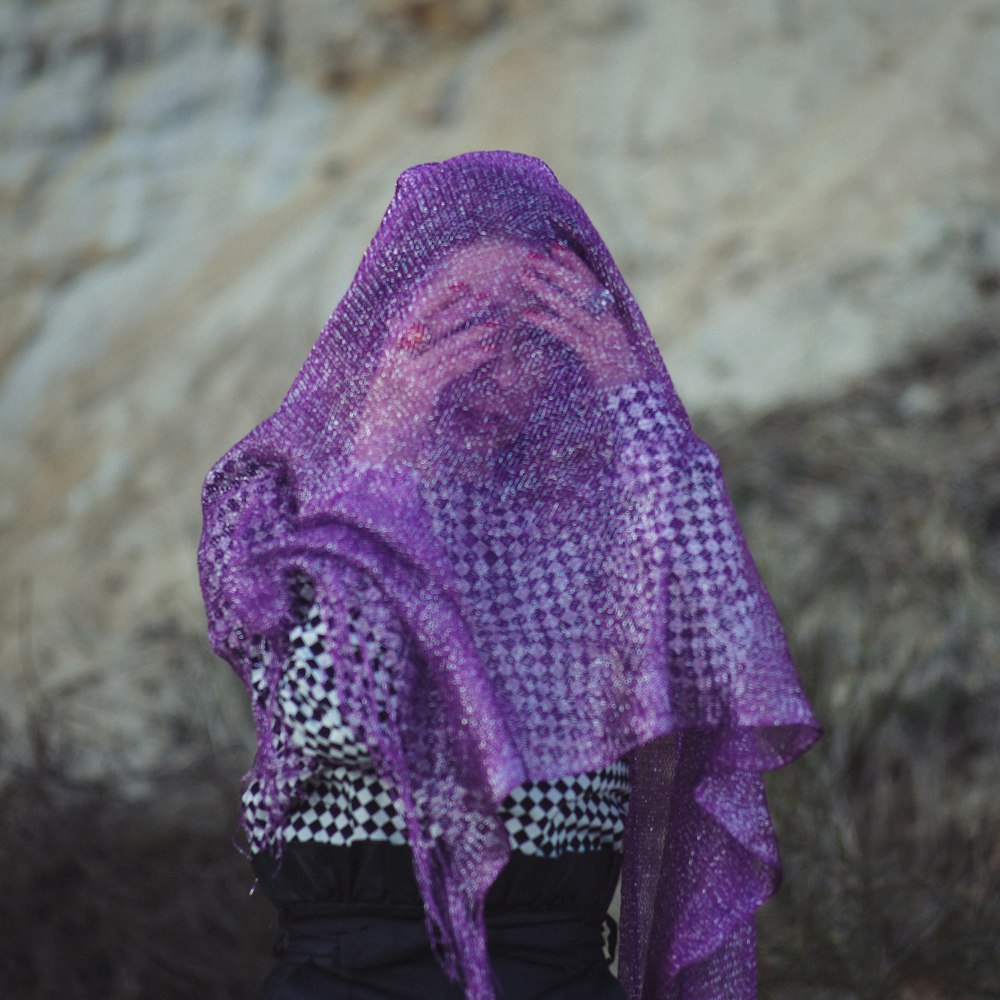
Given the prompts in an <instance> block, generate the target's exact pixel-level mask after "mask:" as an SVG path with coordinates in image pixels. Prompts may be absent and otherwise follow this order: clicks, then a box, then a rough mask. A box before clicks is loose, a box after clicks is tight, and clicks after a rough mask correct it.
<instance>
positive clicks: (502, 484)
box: [199, 152, 818, 1000]
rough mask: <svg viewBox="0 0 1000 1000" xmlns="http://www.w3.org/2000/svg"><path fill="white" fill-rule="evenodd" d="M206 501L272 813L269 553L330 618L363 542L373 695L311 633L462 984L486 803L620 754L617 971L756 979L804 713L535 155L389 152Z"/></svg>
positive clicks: (759, 593) (477, 926) (735, 528)
mask: <svg viewBox="0 0 1000 1000" xmlns="http://www.w3.org/2000/svg"><path fill="white" fill-rule="evenodd" d="M203 510H204V516H205V526H204V530H203V533H202V542H201V548H200V551H199V560H200V573H201V582H202V590H203V594H204V598H205V606H206V610H207V613H208V621H209V634H210V637H211V641H212V646H213V649H215V651H216V652H217V653H218V654H219V655H220V656H223V657H224V658H226V659H227V660H228V661H229V662H230V663H231V664H232V666H233V668H234V669H235V670H236V671H237V673H239V675H240V676H241V677H242V678H243V679H244V681H246V682H247V683H248V685H249V686H252V684H251V675H252V673H253V671H254V670H255V669H258V670H259V671H260V672H261V673H262V674H263V676H264V677H265V678H266V684H267V687H268V690H269V700H267V701H264V700H261V699H256V700H255V701H254V711H255V713H256V723H257V732H258V755H257V759H256V761H255V765H254V769H253V776H254V777H255V778H256V779H258V780H260V781H261V782H262V784H263V786H264V788H265V790H266V791H267V794H268V795H269V796H270V798H269V800H268V809H269V810H270V813H271V825H272V828H273V829H274V830H275V831H277V833H276V835H277V836H279V839H280V830H281V827H282V817H283V815H284V813H283V810H285V809H287V808H288V805H289V802H290V801H291V799H292V798H293V797H294V794H295V788H296V786H295V782H296V780H297V777H296V776H297V774H298V771H297V770H296V768H297V764H296V760H295V758H294V752H292V750H290V749H289V748H282V747H276V746H275V744H274V742H273V739H272V735H273V733H274V732H275V725H274V723H275V717H276V713H278V712H280V710H281V708H280V704H279V699H278V696H277V690H278V686H279V683H280V680H281V677H282V671H283V669H284V664H285V658H286V656H287V653H288V648H287V644H288V639H287V637H288V629H289V627H290V624H291V618H290V598H289V593H288V587H287V581H288V579H289V578H290V576H291V575H292V574H304V575H305V576H307V577H308V578H309V579H310V580H311V581H312V582H313V584H314V590H315V594H316V600H317V604H318V606H319V609H320V611H321V614H322V617H323V619H324V621H325V622H326V623H327V625H328V627H329V628H330V629H331V630H334V631H335V630H336V629H338V628H342V627H343V621H344V619H345V614H344V610H345V608H348V607H350V604H349V603H347V602H350V601H353V600H355V599H356V592H357V586H355V582H356V580H357V578H358V574H361V576H362V577H363V578H364V579H365V580H366V581H369V582H371V583H373V584H374V585H377V589H378V591H379V592H380V593H381V594H382V605H383V607H382V610H384V611H386V612H387V613H391V615H392V617H393V619H394V620H396V621H398V624H399V628H400V630H401V632H402V634H405V636H406V638H407V643H408V647H407V648H408V653H407V656H405V657H403V658H402V659H401V660H400V661H399V662H397V664H396V665H395V668H394V681H395V685H396V693H397V696H398V697H397V709H396V711H397V717H396V718H395V719H394V720H392V721H391V724H383V722H382V721H381V720H380V719H379V718H378V716H377V713H376V712H375V711H374V709H373V708H372V706H371V703H370V699H367V698H366V697H362V696H361V695H358V696H357V698H355V699H354V701H355V704H352V705H347V704H346V701H347V699H348V693H349V692H357V691H363V690H366V688H365V685H366V684H367V685H368V689H370V687H371V685H373V684H375V683H376V682H375V681H374V679H373V677H374V674H373V671H372V669H371V664H370V663H368V662H367V661H365V659H364V656H363V655H362V657H361V660H360V661H359V660H357V659H356V658H354V657H353V656H351V657H348V656H345V657H339V658H336V659H335V662H334V664H333V666H332V668H331V669H333V670H334V672H335V674H336V676H335V678H334V683H335V686H336V687H337V689H338V691H343V692H344V693H345V695H344V699H345V705H344V708H345V711H346V710H349V709H353V710H355V711H356V712H357V713H358V715H359V717H366V718H367V719H368V731H369V733H370V734H371V735H372V737H373V739H375V741H376V742H377V744H378V745H377V747H376V748H375V750H374V751H373V755H374V758H377V760H378V761H379V764H378V766H379V767H380V768H381V769H382V771H384V775H385V776H386V778H387V779H388V780H391V781H392V782H393V783H394V784H395V785H396V787H397V788H398V789H399V793H400V796H401V797H402V801H403V804H404V814H405V816H406V818H407V829H408V836H409V840H410V846H411V848H412V850H413V857H414V868H415V872H416V874H417V878H418V881H419V883H420V886H421V891H422V894H423V898H424V901H425V906H426V912H427V920H428V928H429V930H430V931H431V933H432V938H433V940H434V941H435V942H436V944H437V946H438V948H439V957H440V958H441V960H442V964H443V965H444V967H445V968H446V969H447V970H448V972H449V974H451V975H452V976H453V977H455V978H458V979H460V980H461V982H462V984H463V986H464V988H465V991H466V995H467V996H469V997H474V998H476V1000H486V998H492V996H493V992H492V988H491V986H490V980H489V969H488V961H487V953H486V946H485V930H484V923H483V913H484V910H483V906H484V901H485V897H486V892H487V890H488V888H489V886H490V885H491V884H492V882H493V880H494V879H495V877H496V875H497V873H498V872H499V871H500V870H501V869H502V867H503V865H504V864H505V863H506V860H507V857H508V854H509V850H510V844H509V842H508V839H507V835H506V831H505V828H504V826H503V823H502V821H501V820H499V819H498V812H497V809H498V805H499V803H500V802H501V801H502V800H503V798H504V797H505V796H506V795H507V794H508V793H509V792H510V791H511V790H512V789H514V788H515V787H516V786H517V785H519V784H521V783H523V782H524V781H527V780H532V781H537V780H545V779H555V778H559V777H561V776H566V775H571V774H577V773H581V772H584V771H588V770H595V769H597V768H600V767H604V766H606V765H608V764H610V763H612V762H613V761H615V760H618V759H621V758H623V757H627V758H628V760H629V763H630V775H631V786H632V791H631V798H630V805H629V816H628V822H627V827H626V835H625V838H626V839H625V867H624V869H623V875H622V887H623V888H622V942H623V947H622V959H621V970H622V976H623V980H624V981H625V982H626V983H627V986H628V991H629V994H630V996H634V997H639V996H642V997H655V998H657V1000H660V998H666V997H671V998H673V997H679V996H684V997H685V998H687V1000H709V998H711V997H716V996H720V995H722V993H723V992H725V995H726V996H730V997H733V998H734V1000H735V998H739V1000H743V998H749V997H751V996H752V995H753V984H752V968H753V914H754V911H755V910H756V909H757V907H758V906H759V905H760V904H761V903H762V902H763V901H764V900H765V899H766V898H767V897H768V896H769V895H770V894H771V893H772V892H773V891H774V888H775V887H776V885H777V881H778V874H779V864H778V857H777V849H776V844H775V840H774V835H773V830H772V827H771V823H770V817H769V813H768V810H767V805H766V801H765V797H764V786H763V782H762V780H761V772H762V771H765V770H769V769H772V768H775V767H779V766H781V765H782V764H784V763H787V762H788V761H790V760H792V759H794V758H795V757H796V756H798V755H799V754H800V753H802V752H803V751H804V750H805V749H806V748H808V746H809V745H810V744H811V743H812V742H813V741H814V740H815V739H816V737H817V732H818V727H817V724H816V720H815V718H814V716H813V714H812V712H811V709H810V707H809V705H808V702H807V701H806V699H805V697H804V695H803V693H802V690H801V686H800V684H799V681H798V678H797V676H796V673H795V669H794V666H793V665H792V662H791V659H790V656H789V652H788V647H787V643H786V642H785V638H784V633H783V631H782V628H781V624H780V622H779V620H778V617H777V613H776V611H775V609H774V606H773V603H772V602H771V600H770V597H769V595H768V594H767V592H766V590H765V588H764V586H763V584H762V583H761V580H760V578H759V576H758V574H757V571H756V568H755V566H754V564H753V560H752V558H751V557H750V554H749V552H748V551H747V548H746V545H745V541H744V539H743V535H742V532H741V530H740V527H739V524H738V521H737V518H736V515H735V512H734V511H733V508H732V505H731V503H730V501H729V497H728V494H727V492H726V489H725V484H724V482H723V479H722V475H721V471H720V468H719V463H718V459H717V457H716V456H715V454H714V452H712V450H711V449H710V448H709V447H708V446H707V445H705V443H704V442H702V441H700V440H699V439H698V438H697V437H696V436H695V435H694V434H693V432H692V429H691V426H690V422H689V421H688V419H687V416H686V414H685V412H684V409H683V407H682V405H681V404H680V401H679V400H678V398H677V396H676V394H675V393H674V391H673V388H672V386H671V384H670V381H669V379H668V377H667V373H666V370H665V368H664V366H663V362H662V360H661V359H660V356H659V353H658V351H657V349H656V347H655V345H654V343H653V340H652V337H651V336H650V333H649V330H648V328H647V326H646V324H645V322H644V320H643V318H642V316H641V314H640V312H639V309H638V307H637V306H636V304H635V302H634V300H633V298H632V296H631V294H630V293H629V291H628V288H627V287H626V285H625V282H624V280H623V279H622V276H621V274H620V273H619V271H618V269H617V267H616V266H615V264H614V262H613V261H612V260H611V257H610V255H609V253H608V251H607V249H606V248H605V246H604V244H603V242H602V241H601V239H600V237H599V236H598V235H597V233H596V231H595V230H594V228H593V226H592V225H591V224H590V222H589V221H588V219H587V217H586V215H585V214H584V213H583V210H582V209H581V208H580V206H579V205H578V204H577V202H576V201H575V200H574V199H573V198H572V196H571V195H569V194H568V192H566V191H565V189H563V188H562V187H561V186H560V185H559V183H558V182H557V180H556V179H555V177H554V176H553V174H552V172H551V171H550V170H549V169H548V167H546V166H545V165H544V164H543V163H541V161H539V160H535V159H533V158H530V157H525V156H520V155H518V154H514V153H502V152H494V153H474V154H469V155H467V156H462V157H457V158H455V159H453V160H449V161H447V162H445V163H439V164H428V165H425V166H421V167H415V168H413V169H412V170H408V171H407V172H406V173H404V174H403V175H402V177H401V178H400V181H399V184H398V188H397V191H396V196H395V198H394V199H393V201H392V203H391V204H390V206H389V209H388V211H387V212H386V215H385V218H384V219H383V221H382V224H381V226H380V227H379V229H378V232H377V233H376V235H375V237H374V239H373V240H372V243H371V245H370V246H369V248H368V250H367V252H366V253H365V255H364V258H363V260H362V262H361V266H360V268H359V270H358V273H357V275H356V277H355V279H354V281H353V282H352V284H351V286H350V288H349V289H348V291H347V294H346V295H345V296H344V298H343V300H342V301H341V302H340V304H339V305H338V307H337V309H336V310H335V311H334V313H333V316H332V317H331V318H330V321H329V322H328V323H327V325H326V327H325V328H324V330H323V333H322V334H321V336H320V338H319V340H318V342H317V344H316V346H315V347H314V348H313V351H312V352H311V353H310V355H309V357H308V358H307V360H306V363H305V365H304V367H303V369H302V371H301V372H300V373H299V375H298V377H297V378H296V380H295V382H294V384H293V386H292V388H291V390H290V391H289V393H288V395H287V396H286V398H285V400H284V401H283V403H282V404H281V406H280V407H279V409H278V411H277V412H276V413H275V414H274V415H273V416H272V417H270V418H268V419H267V420H265V421H264V422H263V423H262V424H260V425H259V426H258V427H257V428H256V429H255V430H253V431H252V432H251V433H250V434H249V435H247V437H246V438H244V440H243V441H241V442H240V443H239V444H237V445H236V446H235V447H234V448H232V449H231V450H230V452H229V453H228V454H227V455H226V456H224V457H223V459H221V460H220V461H219V462H218V463H217V464H216V466H215V468H213V470H212V472H211V473H210V475H209V477H208V479H207V481H206V484H205V490H204V494H203ZM345 641H346V640H345ZM359 676H360V681H361V684H360V685H359ZM366 713H367V715H366ZM292 749H294V748H292ZM380 773H382V772H380ZM734 970H737V971H738V970H743V971H742V972H739V975H738V977H737V979H738V982H739V984H740V985H739V986H733V984H734V983H736V982H737V979H734V978H733V977H734V975H736V974H737V973H736V972H734ZM746 970H751V972H750V973H748V972H747V971H746ZM720 983H725V984H728V985H727V986H725V987H723V986H720V985H719V984H720ZM730 987H731V988H730Z"/></svg>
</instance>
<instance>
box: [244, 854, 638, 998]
mask: <svg viewBox="0 0 1000 1000" xmlns="http://www.w3.org/2000/svg"><path fill="white" fill-rule="evenodd" d="M620 867H621V855H620V854H618V853H617V852H615V851H612V850H611V849H605V850H601V851H591V852H588V853H586V854H567V855H564V856H563V857H560V858H539V857H531V856H527V855H523V854H519V853H518V852H516V851H515V852H514V853H513V854H512V855H511V858H510V861H509V862H508V864H507V866H506V868H505V869H504V870H503V871H502V872H501V874H500V875H499V877H498V878H497V881H496V883H495V884H494V885H493V886H492V888H491V889H490V892H489V895H488V896H487V900H486V927H487V941H488V947H489V953H490V963H491V967H492V969H493V972H494V975H495V977H496V983H497V996H498V1000H624V997H625V993H624V992H623V991H622V989H621V987H620V986H619V985H618V983H617V981H616V980H615V978H614V977H613V976H612V974H611V972H610V970H609V968H608V960H607V958H606V957H605V952H604V929H605V927H606V926H610V927H611V928H612V931H613V927H614V925H613V922H611V921H610V918H608V917H607V908H608V906H609V904H610V902H611V898H612V896H613V894H614V889H615V885H616V883H617V880H618V874H619V870H620ZM254 869H255V870H256V872H257V875H258V877H259V880H260V885H261V888H262V889H263V890H264V892H265V893H266V894H267V895H268V896H269V898H270V899H271V900H272V901H273V902H274V903H275V905H276V906H277V907H278V909H279V914H280V918H279V920H280V925H279V926H280V933H281V937H280V939H279V941H278V944H277V946H276V954H277V963H276V965H275V967H274V970H273V971H272V973H271V975H270V976H269V977H268V980H267V982H266V984H265V987H264V1000H375V998H379V1000H397V998H398V1000H418V998H419V1000H425V998H430V1000H462V992H461V990H459V989H458V988H457V987H456V986H455V985H454V984H453V983H451V982H450V981H449V980H448V978H447V977H446V976H445V974H444V972H443V971H442V969H441V967H440V966H439V965H438V963H437V961H436V960H435V958H434V956H433V954H432V952H431V945H430V942H429V940H428V938H427V933H426V931H425V929H424V919H423V903H422V901H421V898H420V893H419V890H418V888H417V883H416V880H415V878H414V876H413V868H412V861H411V856H410V851H409V848H407V847H400V846H397V845H393V844H387V843H384V842H378V841H367V842H361V843H357V844H353V845H351V846H350V847H335V846H332V845H328V844H316V843H302V844H296V843H292V844H289V845H287V846H286V848H285V853H284V857H283V860H282V863H281V865H280V867H277V866H276V865H275V863H274V861H273V860H272V859H271V858H270V857H268V856H267V855H256V856H255V857H254ZM613 944H614V942H613V941H612V942H611V946H612V947H613Z"/></svg>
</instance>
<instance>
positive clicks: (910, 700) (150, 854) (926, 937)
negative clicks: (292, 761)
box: [0, 330, 1000, 1000]
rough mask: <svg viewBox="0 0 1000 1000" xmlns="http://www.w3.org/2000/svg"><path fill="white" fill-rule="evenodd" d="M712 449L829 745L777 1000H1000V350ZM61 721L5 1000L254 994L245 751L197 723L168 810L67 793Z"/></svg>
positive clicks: (801, 789) (786, 928)
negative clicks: (242, 845)
mask: <svg viewBox="0 0 1000 1000" xmlns="http://www.w3.org/2000/svg"><path fill="white" fill-rule="evenodd" d="M705 434H706V437H708V438H709V439H710V440H712V441H713V443H714V444H716V446H717V447H718V449H719V451H720V452H721V453H722V456H723V461H724V464H725V466H726V468H727V470H728V471H729V479H730V485H731V488H732V491H733V495H734V498H735V500H736V503H737V506H738V507H739V508H740V511H741V514H742V515H743V517H744V521H745V524H746V527H747V530H748V533H749V534H750V536H751V541H752V544H753V547H754V550H755V552H756V553H757V554H758V558H759V562H760V563H761V568H762V572H763V573H764V576H765V578H766V579H767V580H768V582H769V585H770V586H771V588H772V591H773V593H774V596H775V599H776V601H777V603H778V606H779V608H780V609H781V610H782V614H783V617H784V619H785V620H786V622H787V624H788V625H789V627H790V632H791V637H792V644H793V647H794V649H795V652H796V654H797V659H798V662H799V664H800V666H801V669H802V673H803V677H804V680H805V683H806V686H807V689H808V690H809V692H810V694H811V696H812V697H813V698H814V700H815V703H816V706H817V709H818V711H819V713H820V715H821V717H822V720H823V722H824V724H825V726H826V729H827V735H826V738H825V740H824V741H823V742H822V743H821V744H820V745H819V746H818V747H817V748H816V749H814V750H813V751H812V752H811V753H810V754H809V755H808V756H807V757H806V758H805V759H804V760H802V761H801V762H799V763H797V764H796V765H795V766H794V767H792V768H791V769H789V770H788V771H786V772H783V773H781V774H779V775H777V776H776V777H775V779H774V780H773V782H772V784H771V788H772V798H773V806H774V810H775V814H776V818H777V821H778V824H779V828H780V830H779V832H780V835H781V838H782V844H783V848H784V856H785V862H786V872H787V876H786V885H785V887H784V888H783V889H782V891H781V893H780V894H779V896H778V897H777V899H776V900H775V901H774V902H773V903H771V904H770V905H769V906H768V907H766V908H765V911H764V913H763V915H762V919H761V993H762V996H763V997H765V998H773V1000H792V998H794V1000H820V998H823V1000H834V998H836V1000H875V998H878V1000H884V998H899V1000H929V998H955V1000H965V998H973V997H975V998H979V997H1000V839H998V837H997V832H998V831H1000V795H998V790H1000V755H998V745H1000V744H998V732H1000V725H998V718H1000V670H998V664H1000V339H998V336H997V334H996V333H995V332H991V331H987V330H980V331H972V332H967V333H964V334H962V335H960V336H958V335H956V337H954V338H953V339H952V342H951V344H950V345H948V346H946V347H942V348H940V349H938V350H936V351H934V352H932V353H928V354H927V355H925V356H923V357H921V358H919V359H917V360H916V361H915V362H913V363H911V364H909V365H907V366H906V367H905V368H901V369H899V370H896V371H890V372H886V373H884V374H882V375H880V376H879V377H877V378H874V379H872V380H870V381H868V382H867V383H865V384H863V385H860V386H859V387H857V389H856V390H855V391H853V392H850V393H849V394H847V395H846V396H844V397H842V398H839V399H837V400H835V401H832V402H829V403H825V404H823V405H819V406H815V407H803V406H798V407H791V408H788V409H786V410H783V411H781V412H778V413H773V414H771V415H769V416H768V417H766V418H764V419H762V420H760V421H759V422H756V423H755V424H753V425H751V426H745V425H744V426H741V427H738V428H729V429H725V428H718V429H715V430H712V429H708V430H707V431H706V432H705ZM180 641H181V639H180V638H179V639H178V642H180ZM184 655H185V656H190V655H191V651H190V646H189V645H186V646H185V647H184ZM203 655H204V656H205V657H206V662H205V663H204V665H203V666H202V664H199V669H204V670H209V671H211V670H222V669H223V667H222V666H221V665H220V664H217V663H215V664H209V663H208V662H207V654H203ZM41 708H43V709H44V711H40V713H39V715H40V718H44V719H45V720H46V724H45V725H44V726H43V725H41V724H38V725H36V726H35V727H34V728H35V732H36V734H37V738H36V743H35V752H34V760H33V762H32V763H31V764H30V766H27V767H26V768H24V769H22V770H21V771H19V772H18V773H17V774H15V775H14V777H13V779H12V780H11V781H10V782H8V783H7V785H6V786H5V787H4V789H3V790H2V792H0V868H2V870H3V872H4V881H5V884H4V891H3V893H2V894H0V926H2V927H3V928H4V933H3V934H2V935H0V984H2V993H3V996H4V997H5V998H10V1000H21V998H30V1000H55V998H59V1000H76V998H79V1000H132V998H136V1000H138V998H140V997H141V998H156V1000H170V998H174V997H176V998H181V997H183V998H206V1000H208V998H212V1000H218V998H222V1000H224V998H227V997H232V998H236V997H249V996H254V995H255V994H256V991H257V988H258V984H259V982H260V980H261V978H262V976H263V971H264V966H265V965H266V963H267V951H268V943H269V940H268V935H269V932H268V929H267V924H268V921H269V914H268V912H267V906H266V904H265V903H264V902H263V901H262V900H260V899H253V900H248V899H247V888H248V885H249V870H248V868H247V866H246V863H245V861H244V859H242V858H241V857H240V856H239V855H238V854H237V853H236V852H235V851H234V850H233V848H232V846H231V843H230V836H231V833H232V831H233V827H234V822H235V814H234V807H235V804H236V803H235V800H236V787H237V781H238V775H239V772H240V770H241V769H242V767H243V766H244V764H245V761H244V760H242V759H238V758H240V757H241V756H242V752H241V751H240V750H239V749H238V748H236V747H234V748H233V749H231V750H226V749H225V748H224V747H223V748H220V745H219V742H218V741H215V742H214V743H213V741H212V739H211V738H210V737H211V733H209V732H208V727H205V732H204V733H200V730H198V729H197V727H193V728H192V729H191V730H190V731H188V732H187V733H185V740H186V741H187V745H186V746H185V747H184V753H183V754H180V753H179V754H178V758H177V759H178V761H181V760H183V761H184V763H183V764H178V765H177V767H176V768H175V770H173V771H171V770H169V769H167V770H165V771H164V773H162V774H160V775H154V776H152V777H151V778H150V779H149V783H150V784H151V787H152V789H153V792H154V796H155V799H156V801H157V805H156V807H155V808H153V807H150V806H149V805H148V804H147V803H145V802H130V801H127V800H126V799H124V798H123V797H122V794H121V792H120V791H119V789H120V788H121V783H120V782H119V781H117V780H116V779H115V778H113V777H109V778H108V779H107V781H106V782H96V783H95V782H90V783H79V782H77V783H73V782H71V781H70V780H69V779H67V778H66V775H67V774H69V773H71V770H72V769H71V768H69V767H68V766H67V765H68V762H69V759H70V757H71V755H72V753H73V748H72V747H70V746H61V745H57V743H58V739H57V738H58V734H59V732H60V730H59V725H58V718H59V705H58V704H57V703H49V704H46V705H44V706H41ZM43 734H48V736H44V735H43ZM199 734H200V735H199ZM198 747H200V748H201V749H202V754H201V757H200V758H198V757H197V756H194V757H193V756H192V749H193V748H198ZM192 761H194V762H193V763H192Z"/></svg>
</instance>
